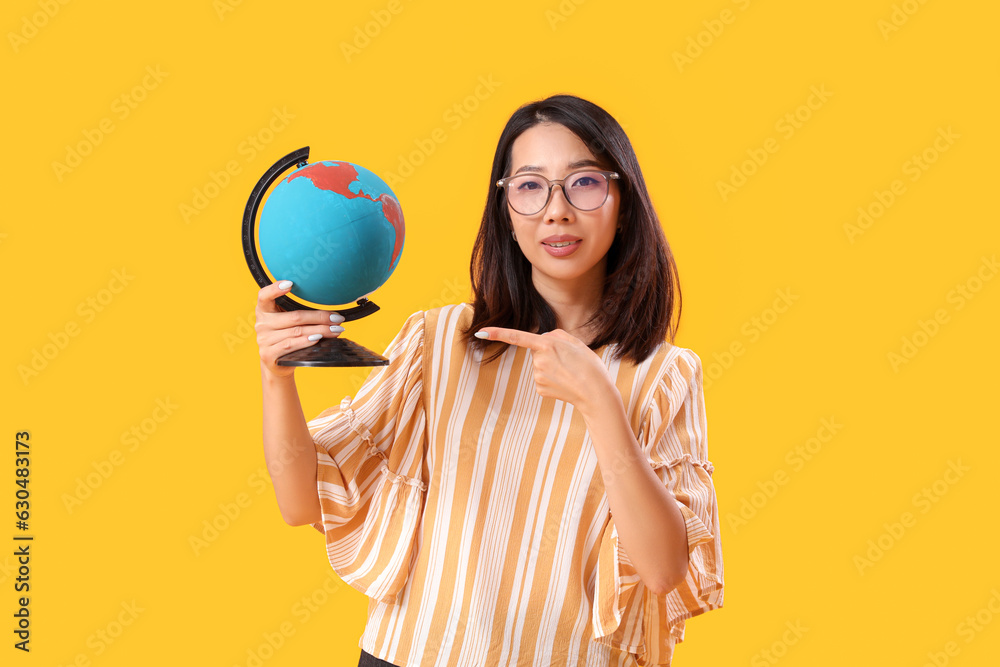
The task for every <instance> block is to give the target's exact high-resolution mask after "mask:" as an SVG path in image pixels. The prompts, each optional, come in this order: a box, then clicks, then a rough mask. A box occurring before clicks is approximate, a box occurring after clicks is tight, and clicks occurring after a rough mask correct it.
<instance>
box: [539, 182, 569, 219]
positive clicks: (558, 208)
mask: <svg viewBox="0 0 1000 667" xmlns="http://www.w3.org/2000/svg"><path fill="white" fill-rule="evenodd" d="M557 191H558V192H557ZM550 193H551V194H550V195H549V203H548V204H546V205H545V221H546V222H555V221H558V220H570V219H571V216H572V215H573V206H572V205H571V204H570V203H569V200H568V199H566V191H565V190H563V184H562V183H553V184H552V186H551V190H550Z"/></svg>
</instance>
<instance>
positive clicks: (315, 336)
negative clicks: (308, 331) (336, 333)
mask: <svg viewBox="0 0 1000 667" xmlns="http://www.w3.org/2000/svg"><path fill="white" fill-rule="evenodd" d="M322 337H323V334H313V335H311V336H309V340H319V339H320V338H322Z"/></svg>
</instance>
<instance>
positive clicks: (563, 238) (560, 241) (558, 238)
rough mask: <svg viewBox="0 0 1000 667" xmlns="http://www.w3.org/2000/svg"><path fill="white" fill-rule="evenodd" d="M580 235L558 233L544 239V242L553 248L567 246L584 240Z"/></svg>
mask: <svg viewBox="0 0 1000 667" xmlns="http://www.w3.org/2000/svg"><path fill="white" fill-rule="evenodd" d="M582 240H583V239H581V238H580V237H579V236H570V235H569V234H556V235H555V236H549V237H547V238H544V239H542V244H543V245H547V246H550V247H553V248H565V247H567V246H570V245H573V244H576V243H579V242H580V241H582Z"/></svg>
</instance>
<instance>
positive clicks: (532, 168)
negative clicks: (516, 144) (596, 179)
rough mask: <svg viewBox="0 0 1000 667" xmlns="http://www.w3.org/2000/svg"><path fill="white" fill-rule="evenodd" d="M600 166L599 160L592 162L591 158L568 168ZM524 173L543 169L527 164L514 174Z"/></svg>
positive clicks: (573, 163) (570, 164) (574, 163)
mask: <svg viewBox="0 0 1000 667" xmlns="http://www.w3.org/2000/svg"><path fill="white" fill-rule="evenodd" d="M600 166H601V163H600V162H598V161H597V160H591V159H590V158H586V159H583V160H577V161H576V162H570V163H569V164H568V165H566V167H567V168H569V169H576V168H577V167H600ZM522 171H542V168H541V167H539V166H537V165H534V164H526V165H524V166H523V167H520V168H518V170H517V171H515V172H514V174H520V173H521V172H522ZM512 175H513V174H512Z"/></svg>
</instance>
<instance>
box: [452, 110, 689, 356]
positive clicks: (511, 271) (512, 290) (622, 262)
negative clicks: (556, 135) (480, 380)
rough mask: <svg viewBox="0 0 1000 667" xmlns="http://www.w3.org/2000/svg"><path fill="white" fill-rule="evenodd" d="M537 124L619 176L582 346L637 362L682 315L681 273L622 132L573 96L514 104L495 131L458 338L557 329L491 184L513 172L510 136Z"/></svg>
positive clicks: (668, 335)
mask: <svg viewBox="0 0 1000 667" xmlns="http://www.w3.org/2000/svg"><path fill="white" fill-rule="evenodd" d="M540 123H558V124H560V125H563V126H565V127H566V128H567V129H569V130H570V131H572V132H573V133H574V134H576V136H578V137H579V138H580V139H581V140H582V141H583V142H584V143H585V144H586V145H587V148H588V149H589V150H590V152H591V153H593V154H594V157H595V158H596V159H597V160H598V161H599V162H601V163H603V164H605V165H606V166H605V168H607V169H610V170H613V171H617V172H618V173H619V175H620V178H619V179H618V181H617V183H618V185H619V188H620V191H621V202H620V205H619V213H620V224H621V231H620V232H618V234H617V235H616V236H615V240H614V241H613V243H612V244H611V248H610V249H609V250H608V254H607V273H606V278H605V281H604V292H603V295H602V297H601V304H600V306H599V307H598V309H597V312H596V313H595V314H594V316H593V318H592V319H591V320H590V322H589V324H590V325H591V326H593V328H594V329H595V330H596V331H597V332H598V333H597V336H596V338H595V339H594V340H593V341H592V343H591V344H590V347H591V349H597V348H598V347H600V346H602V345H607V344H610V343H616V344H617V345H618V347H617V349H616V351H615V356H616V358H619V359H621V358H628V359H630V360H631V361H633V362H635V363H639V362H641V361H643V360H644V359H646V357H648V356H649V355H650V354H651V353H652V352H653V350H654V349H655V348H656V346H657V345H659V344H660V343H661V342H662V341H664V340H669V341H670V342H671V343H672V342H673V340H674V336H675V335H676V332H677V326H678V325H679V324H680V315H681V290H680V278H679V276H678V274H677V266H676V264H675V263H674V257H673V254H672V253H671V252H670V246H669V244H668V243H667V239H666V237H665V236H664V235H663V229H662V228H661V227H660V220H659V218H658V217H657V215H656V211H655V210H654V209H653V204H652V201H651V200H650V198H649V192H648V191H647V190H646V181H645V180H644V179H643V177H642V170H641V169H640V168H639V160H638V159H637V158H636V155H635V151H634V150H633V149H632V143H631V142H630V141H629V139H628V136H626V134H625V131H624V130H623V129H622V127H621V125H619V124H618V121H616V120H615V119H614V118H613V117H612V116H611V115H610V114H609V113H608V112H606V111H605V110H604V109H602V108H601V107H599V106H597V105H596V104H594V103H592V102H588V101H587V100H584V99H581V98H579V97H575V96H573V95H553V96H552V97H549V98H547V99H544V100H539V101H536V102H531V103H529V104H525V105H523V106H521V107H520V108H519V109H518V110H517V111H515V112H514V115H513V116H511V117H510V120H509V121H507V125H506V127H504V129H503V132H502V133H501V135H500V141H499V142H498V143H497V150H496V154H495V155H494V157H493V170H492V172H491V174H490V182H489V190H488V194H487V197H486V209H485V210H484V212H483V220H482V223H481V224H480V226H479V234H478V235H477V236H476V242H475V245H474V246H473V248H472V261H471V264H470V267H469V269H470V272H471V274H472V291H473V294H474V300H473V304H472V306H473V309H474V312H473V315H472V324H471V326H470V327H469V329H467V330H466V331H465V332H464V336H465V338H466V341H467V342H468V344H470V345H473V346H476V347H478V348H479V349H486V348H487V347H488V346H489V345H498V344H497V343H491V342H490V341H484V340H480V339H479V338H475V337H474V335H473V334H475V332H476V331H479V330H480V329H481V328H483V327H505V328H510V329H521V330H523V331H532V332H535V333H545V332H547V331H552V330H553V329H555V328H556V317H555V313H553V312H552V308H551V307H550V306H549V304H548V303H547V302H546V301H545V300H544V299H543V298H542V297H541V295H540V294H539V293H538V292H537V291H536V290H535V287H534V285H533V283H532V282H531V264H530V263H529V262H528V260H527V258H525V256H524V254H523V253H522V252H521V249H520V247H519V246H518V245H517V241H515V240H514V239H513V238H512V236H511V233H510V231H511V229H512V226H511V220H510V213H509V212H508V210H507V202H506V201H505V198H504V196H503V195H502V193H501V192H500V188H498V187H496V182H497V181H498V180H499V179H501V178H503V177H504V176H508V175H509V174H510V170H511V169H512V165H511V147H512V146H513V144H514V140H515V139H517V138H518V137H519V136H520V135H521V133H522V132H524V131H525V130H527V129H529V128H531V127H534V126H535V125H538V124H540ZM675 292H676V302H675ZM675 305H676V307H677V317H676V321H674V318H673V312H674V306H675ZM504 349H505V347H498V349H497V351H496V353H495V354H493V355H492V356H490V357H489V359H487V361H491V360H493V359H495V358H496V357H497V356H499V355H500V354H501V353H502V352H503V350H504Z"/></svg>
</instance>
